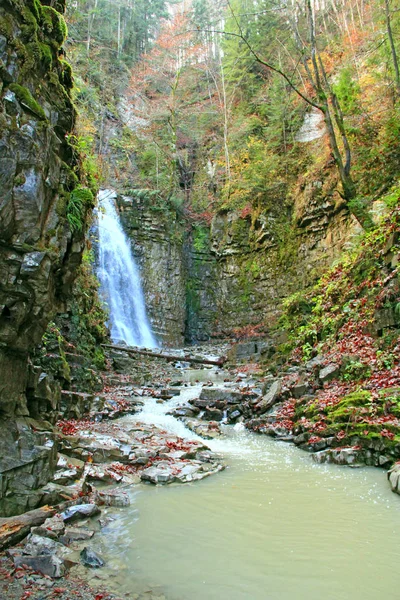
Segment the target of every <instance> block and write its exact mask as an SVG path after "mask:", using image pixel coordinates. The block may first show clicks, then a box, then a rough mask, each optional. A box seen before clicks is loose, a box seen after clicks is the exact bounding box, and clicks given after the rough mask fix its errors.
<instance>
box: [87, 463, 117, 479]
mask: <svg viewBox="0 0 400 600" xmlns="http://www.w3.org/2000/svg"><path fill="white" fill-rule="evenodd" d="M86 477H87V480H88V481H102V482H103V483H120V482H121V481H122V479H123V476H122V475H120V474H119V473H117V472H116V471H113V470H112V468H111V467H108V466H107V465H94V464H90V465H89V466H88V467H87V470H86Z"/></svg>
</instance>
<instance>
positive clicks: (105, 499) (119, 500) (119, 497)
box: [99, 490, 131, 508]
mask: <svg viewBox="0 0 400 600" xmlns="http://www.w3.org/2000/svg"><path fill="white" fill-rule="evenodd" d="M99 498H100V501H101V502H102V503H104V504H105V505H106V506H115V507H119V508H124V507H126V506H130V504H131V501H130V499H129V496H128V494H127V493H126V492H124V491H122V490H107V491H106V492H99Z"/></svg>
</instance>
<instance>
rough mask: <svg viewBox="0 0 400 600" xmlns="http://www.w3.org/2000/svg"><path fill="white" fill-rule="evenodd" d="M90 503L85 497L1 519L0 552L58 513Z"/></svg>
mask: <svg viewBox="0 0 400 600" xmlns="http://www.w3.org/2000/svg"><path fill="white" fill-rule="evenodd" d="M89 501H90V498H89V497H88V496H83V497H82V498H76V499H74V500H68V501H67V502H62V503H61V504H57V505H56V506H48V505H46V506H42V507H41V508H36V509H35V510H30V511H29V512H26V513H23V514H22V515H17V516H15V517H2V518H0V551H1V550H5V549H6V548H9V547H10V546H14V545H15V544H18V542H20V541H21V540H23V539H24V538H25V537H26V536H27V535H28V534H29V533H30V530H31V529H32V527H38V526H39V525H43V523H44V522H45V520H46V519H49V518H51V517H53V516H54V515H55V514H56V513H61V512H63V511H64V510H66V509H67V508H69V507H70V506H75V505H77V504H87V503H88V502H89Z"/></svg>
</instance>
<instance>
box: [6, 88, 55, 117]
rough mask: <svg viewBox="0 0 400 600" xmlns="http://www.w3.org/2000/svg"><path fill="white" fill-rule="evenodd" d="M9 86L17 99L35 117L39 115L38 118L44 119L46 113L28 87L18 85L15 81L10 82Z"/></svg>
mask: <svg viewBox="0 0 400 600" xmlns="http://www.w3.org/2000/svg"><path fill="white" fill-rule="evenodd" d="M9 88H10V90H11V91H12V92H14V94H15V96H16V98H17V100H18V101H19V102H20V103H21V105H22V106H23V107H24V108H28V109H29V110H30V111H31V112H33V113H34V114H35V115H36V116H37V117H39V119H42V120H43V121H45V120H46V115H45V112H44V110H43V108H42V107H41V106H40V104H38V103H37V102H36V100H35V99H34V97H33V96H32V94H31V93H30V91H29V90H28V88H26V87H23V86H22V85H18V84H17V83H11V84H10V86H9Z"/></svg>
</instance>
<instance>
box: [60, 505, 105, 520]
mask: <svg viewBox="0 0 400 600" xmlns="http://www.w3.org/2000/svg"><path fill="white" fill-rule="evenodd" d="M99 513H100V509H99V507H98V506H97V505H96V504H78V505H77V506H71V507H70V508H67V510H66V511H65V512H63V513H61V517H62V519H63V521H64V522H65V523H72V522H73V521H79V520H80V519H88V518H89V517H94V516H96V515H98V514H99Z"/></svg>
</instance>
